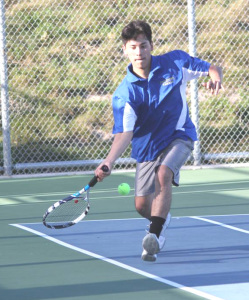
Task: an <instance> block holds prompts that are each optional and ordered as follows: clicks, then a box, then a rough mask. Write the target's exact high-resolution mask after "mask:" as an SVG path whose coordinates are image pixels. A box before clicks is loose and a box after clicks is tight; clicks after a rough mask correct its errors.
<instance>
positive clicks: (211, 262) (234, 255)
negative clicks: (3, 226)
mask: <svg viewBox="0 0 249 300" xmlns="http://www.w3.org/2000/svg"><path fill="white" fill-rule="evenodd" d="M147 225H148V221H146V220H144V219H140V218H133V219H112V220H91V221H89V220H85V221H82V222H80V223H79V224H77V225H75V226H72V227H70V228H67V229H63V230H51V229H47V228H46V227H44V226H43V224H41V223H32V224H12V226H15V227H18V228H20V229H23V230H27V231H29V232H32V233H34V234H36V235H38V236H41V237H43V238H46V239H48V240H50V241H52V242H54V243H57V244H59V245H61V246H62V247H67V248H70V249H72V251H78V252H80V253H83V254H86V255H89V256H90V257H94V258H95V259H99V260H102V261H105V262H106V263H110V264H112V265H115V266H117V267H119V268H123V269H126V270H129V271H130V272H134V273H137V274H140V275H142V276H145V277H148V278H150V279H153V280H156V281H159V282H161V283H165V284H167V285H170V286H172V287H175V288H178V289H182V290H184V291H186V292H188V293H190V294H193V295H198V296H201V297H203V298H204V299H212V300H218V299H223V300H235V299H238V300H248V298H249V296H248V295H249V215H243V214H241V215H225V216H205V217H194V216H193V217H178V218H172V220H171V223H170V226H169V228H168V229H167V231H166V233H167V242H166V245H165V248H164V249H163V251H161V253H159V255H158V258H157V261H156V262H155V263H149V262H143V261H142V260H141V258H140V256H141V252H142V246H141V241H142V239H143V237H144V235H145V229H146V226H147Z"/></svg>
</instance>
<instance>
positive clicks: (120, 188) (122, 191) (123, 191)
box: [118, 183, 131, 196]
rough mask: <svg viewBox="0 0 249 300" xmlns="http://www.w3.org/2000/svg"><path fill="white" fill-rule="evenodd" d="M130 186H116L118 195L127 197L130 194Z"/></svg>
mask: <svg viewBox="0 0 249 300" xmlns="http://www.w3.org/2000/svg"><path fill="white" fill-rule="evenodd" d="M130 190H131V188H130V186H129V184H128V183H121V184H120V185H119V186H118V192H119V194H120V195H122V196H124V195H128V194H129V193H130Z"/></svg>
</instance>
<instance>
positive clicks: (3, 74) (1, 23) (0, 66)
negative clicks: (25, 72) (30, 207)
mask: <svg viewBox="0 0 249 300" xmlns="http://www.w3.org/2000/svg"><path fill="white" fill-rule="evenodd" d="M0 1H1V2H0V5H1V6H0V80H1V106H2V131H3V160H4V166H3V167H4V174H5V175H7V176H10V175H11V173H12V171H11V143H10V121H9V95H8V72H7V54H6V32H5V8H4V0H0Z"/></svg>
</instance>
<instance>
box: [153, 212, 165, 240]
mask: <svg viewBox="0 0 249 300" xmlns="http://www.w3.org/2000/svg"><path fill="white" fill-rule="evenodd" d="M164 223H165V219H164V218H161V217H151V218H150V233H154V234H155V235H156V236H157V237H158V238H159V236H160V233H161V231H162V228H163V224H164Z"/></svg>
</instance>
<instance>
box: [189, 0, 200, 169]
mask: <svg viewBox="0 0 249 300" xmlns="http://www.w3.org/2000/svg"><path fill="white" fill-rule="evenodd" d="M188 35H189V54H190V55H191V56H196V22H195V0H188ZM190 93H191V116H192V121H193V123H194V124H195V127H196V131H197V136H198V139H199V132H200V126H199V104H198V85H197V79H194V80H191V82H190ZM193 156H194V165H195V166H198V165H200V164H201V148H200V141H199V140H198V141H197V142H195V146H194V151H193Z"/></svg>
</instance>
